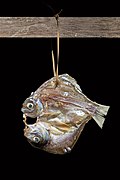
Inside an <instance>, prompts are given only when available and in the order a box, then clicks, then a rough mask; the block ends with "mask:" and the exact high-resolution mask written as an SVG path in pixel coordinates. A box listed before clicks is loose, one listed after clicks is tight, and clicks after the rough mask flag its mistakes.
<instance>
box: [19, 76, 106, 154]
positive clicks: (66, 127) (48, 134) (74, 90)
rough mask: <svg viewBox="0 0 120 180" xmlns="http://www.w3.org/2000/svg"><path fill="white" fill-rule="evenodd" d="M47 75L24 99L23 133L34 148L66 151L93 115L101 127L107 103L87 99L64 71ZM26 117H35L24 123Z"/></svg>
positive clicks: (63, 152) (69, 149)
mask: <svg viewBox="0 0 120 180" xmlns="http://www.w3.org/2000/svg"><path fill="white" fill-rule="evenodd" d="M58 81H59V82H58V84H57V86H56V77H53V78H51V79H50V80H48V81H46V82H45V83H43V85H41V86H40V87H39V88H38V89H37V90H36V91H35V92H33V93H31V95H30V96H29V97H28V98H27V99H26V100H25V101H24V103H23V107H22V112H23V115H24V122H25V129H24V136H25V137H26V138H27V140H28V142H29V143H30V144H31V145H33V146H34V147H36V148H40V149H42V150H45V151H47V152H49V153H53V154H66V153H68V152H70V151H71V150H72V149H73V147H74V145H75V143H76V142H77V140H78V138H79V136H80V134H81V132H82V130H83V128H84V127H85V124H86V123H87V122H88V121H89V120H91V119H94V120H95V122H96V123H97V124H98V126H99V127H100V128H102V127H103V123H104V121H105V117H104V116H105V115H107V112H108V109H109V106H105V105H101V104H98V103H96V102H93V101H91V100H90V99H89V98H88V97H87V96H86V95H84V94H83V92H82V90H81V88H80V86H79V85H78V84H77V82H76V80H75V79H74V78H72V77H71V76H69V75H68V74H62V75H59V76H58ZM27 117H31V118H35V123H33V124H28V123H27Z"/></svg>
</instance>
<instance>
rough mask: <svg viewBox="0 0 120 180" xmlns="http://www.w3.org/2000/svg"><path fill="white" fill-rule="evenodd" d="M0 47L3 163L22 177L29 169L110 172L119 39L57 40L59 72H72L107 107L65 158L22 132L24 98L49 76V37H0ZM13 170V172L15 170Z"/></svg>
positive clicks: (115, 142)
mask: <svg viewBox="0 0 120 180" xmlns="http://www.w3.org/2000/svg"><path fill="white" fill-rule="evenodd" d="M54 45H55V39H53V47H54ZM0 46H1V47H0V48H1V57H2V61H3V63H4V64H2V65H1V70H3V71H2V72H1V80H2V81H1V82H2V83H1V84H2V85H1V89H2V90H3V93H2V94H1V98H3V101H4V105H2V106H3V109H4V111H5V113H3V112H1V113H2V115H3V116H4V118H3V119H1V124H2V125H1V127H2V136H1V140H2V141H1V148H2V150H3V154H4V155H5V156H4V155H3V156H4V158H5V159H4V162H6V163H5V167H6V168H8V169H9V167H12V168H13V169H15V171H17V172H18V173H20V175H21V174H24V175H25V174H26V173H28V172H29V171H30V172H31V175H37V174H38V172H39V171H40V173H41V174H42V175H43V172H44V173H45V174H47V172H49V173H50V176H52V175H53V174H54V171H55V172H57V173H59V172H60V174H62V173H63V172H66V171H67V172H66V174H67V173H68V175H70V173H71V174H74V175H75V176H77V175H78V172H79V171H80V170H81V171H82V172H80V175H86V171H89V170H90V173H92V175H94V171H96V172H97V173H99V172H100V173H101V174H102V173H103V172H107V173H113V169H114V167H115V168H116V165H115V164H116V163H117V162H116V160H118V158H119V156H118V153H117V152H118V144H119V131H117V127H118V123H119V110H118V107H117V106H118V105H117V104H118V98H119V92H118V86H119V66H118V60H119V52H120V40H119V39H84V38H83V39H72V38H71V39H61V41H60V64H59V65H60V66H59V73H60V74H62V73H68V74H70V75H71V76H73V77H74V78H75V79H76V80H77V81H78V84H79V85H80V86H81V89H82V90H83V93H84V94H86V95H87V96H88V97H89V98H90V99H91V100H93V101H96V102H98V103H101V104H105V105H110V106H111V107H110V110H109V112H108V115H107V117H106V121H105V123H104V126H103V129H102V130H101V129H100V128H99V127H98V125H97V124H96V123H95V121H94V120H91V121H90V122H89V123H88V124H87V125H86V126H85V128H84V130H83V132H82V134H81V136H80V138H79V140H78V142H77V143H76V145H75V147H74V149H73V150H72V152H71V153H70V154H67V155H63V156H62V155H53V154H49V153H47V152H44V151H41V150H38V149H35V148H33V147H32V146H31V145H30V144H29V143H28V142H27V141H26V139H25V137H24V135H23V129H24V124H23V121H22V119H23V118H22V112H21V106H22V103H23V101H24V100H25V99H26V98H27V97H28V96H29V95H30V93H31V92H32V91H35V90H36V89H37V88H38V87H39V86H40V85H41V84H42V83H44V82H45V81H46V80H48V79H49V78H51V77H52V76H53V73H52V63H51V53H50V50H51V40H50V39H44V38H43V39H39V38H37V39H0ZM101 166H102V167H101ZM111 170H112V171H111ZM46 171H47V172H46ZM68 171H69V172H68ZM91 171H92V172H91ZM109 171H110V172H109ZM51 172H52V174H51ZM72 172H74V173H72ZM11 173H12V175H14V170H13V171H11ZM34 173H35V174H34ZM84 173H85V174H84Z"/></svg>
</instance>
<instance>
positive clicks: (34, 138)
mask: <svg viewBox="0 0 120 180" xmlns="http://www.w3.org/2000/svg"><path fill="white" fill-rule="evenodd" d="M24 136H25V137H26V138H27V140H28V142H29V143H30V144H31V145H33V146H35V147H38V148H39V147H40V146H41V145H45V144H46V143H47V142H48V141H49V139H50V136H49V132H48V131H47V130H46V129H45V128H44V127H43V126H41V124H40V123H34V124H32V125H27V126H26V127H25V129H24Z"/></svg>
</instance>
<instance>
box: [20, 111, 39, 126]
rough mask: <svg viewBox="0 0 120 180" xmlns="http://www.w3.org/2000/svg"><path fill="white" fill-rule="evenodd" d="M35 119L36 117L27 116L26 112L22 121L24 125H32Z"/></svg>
mask: <svg viewBox="0 0 120 180" xmlns="http://www.w3.org/2000/svg"><path fill="white" fill-rule="evenodd" d="M36 121H37V118H31V117H29V116H27V114H23V122H24V124H25V126H27V127H28V126H30V125H33V124H35V123H36Z"/></svg>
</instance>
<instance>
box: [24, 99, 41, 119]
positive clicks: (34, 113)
mask: <svg viewBox="0 0 120 180" xmlns="http://www.w3.org/2000/svg"><path fill="white" fill-rule="evenodd" d="M21 111H22V112H23V114H25V115H26V116H28V117H31V118H36V117H38V116H39V115H40V114H41V112H42V111H43V104H42V102H41V100H40V99H38V98H34V96H30V97H29V98H27V99H26V100H25V101H24V103H23V105H22V109H21Z"/></svg>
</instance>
